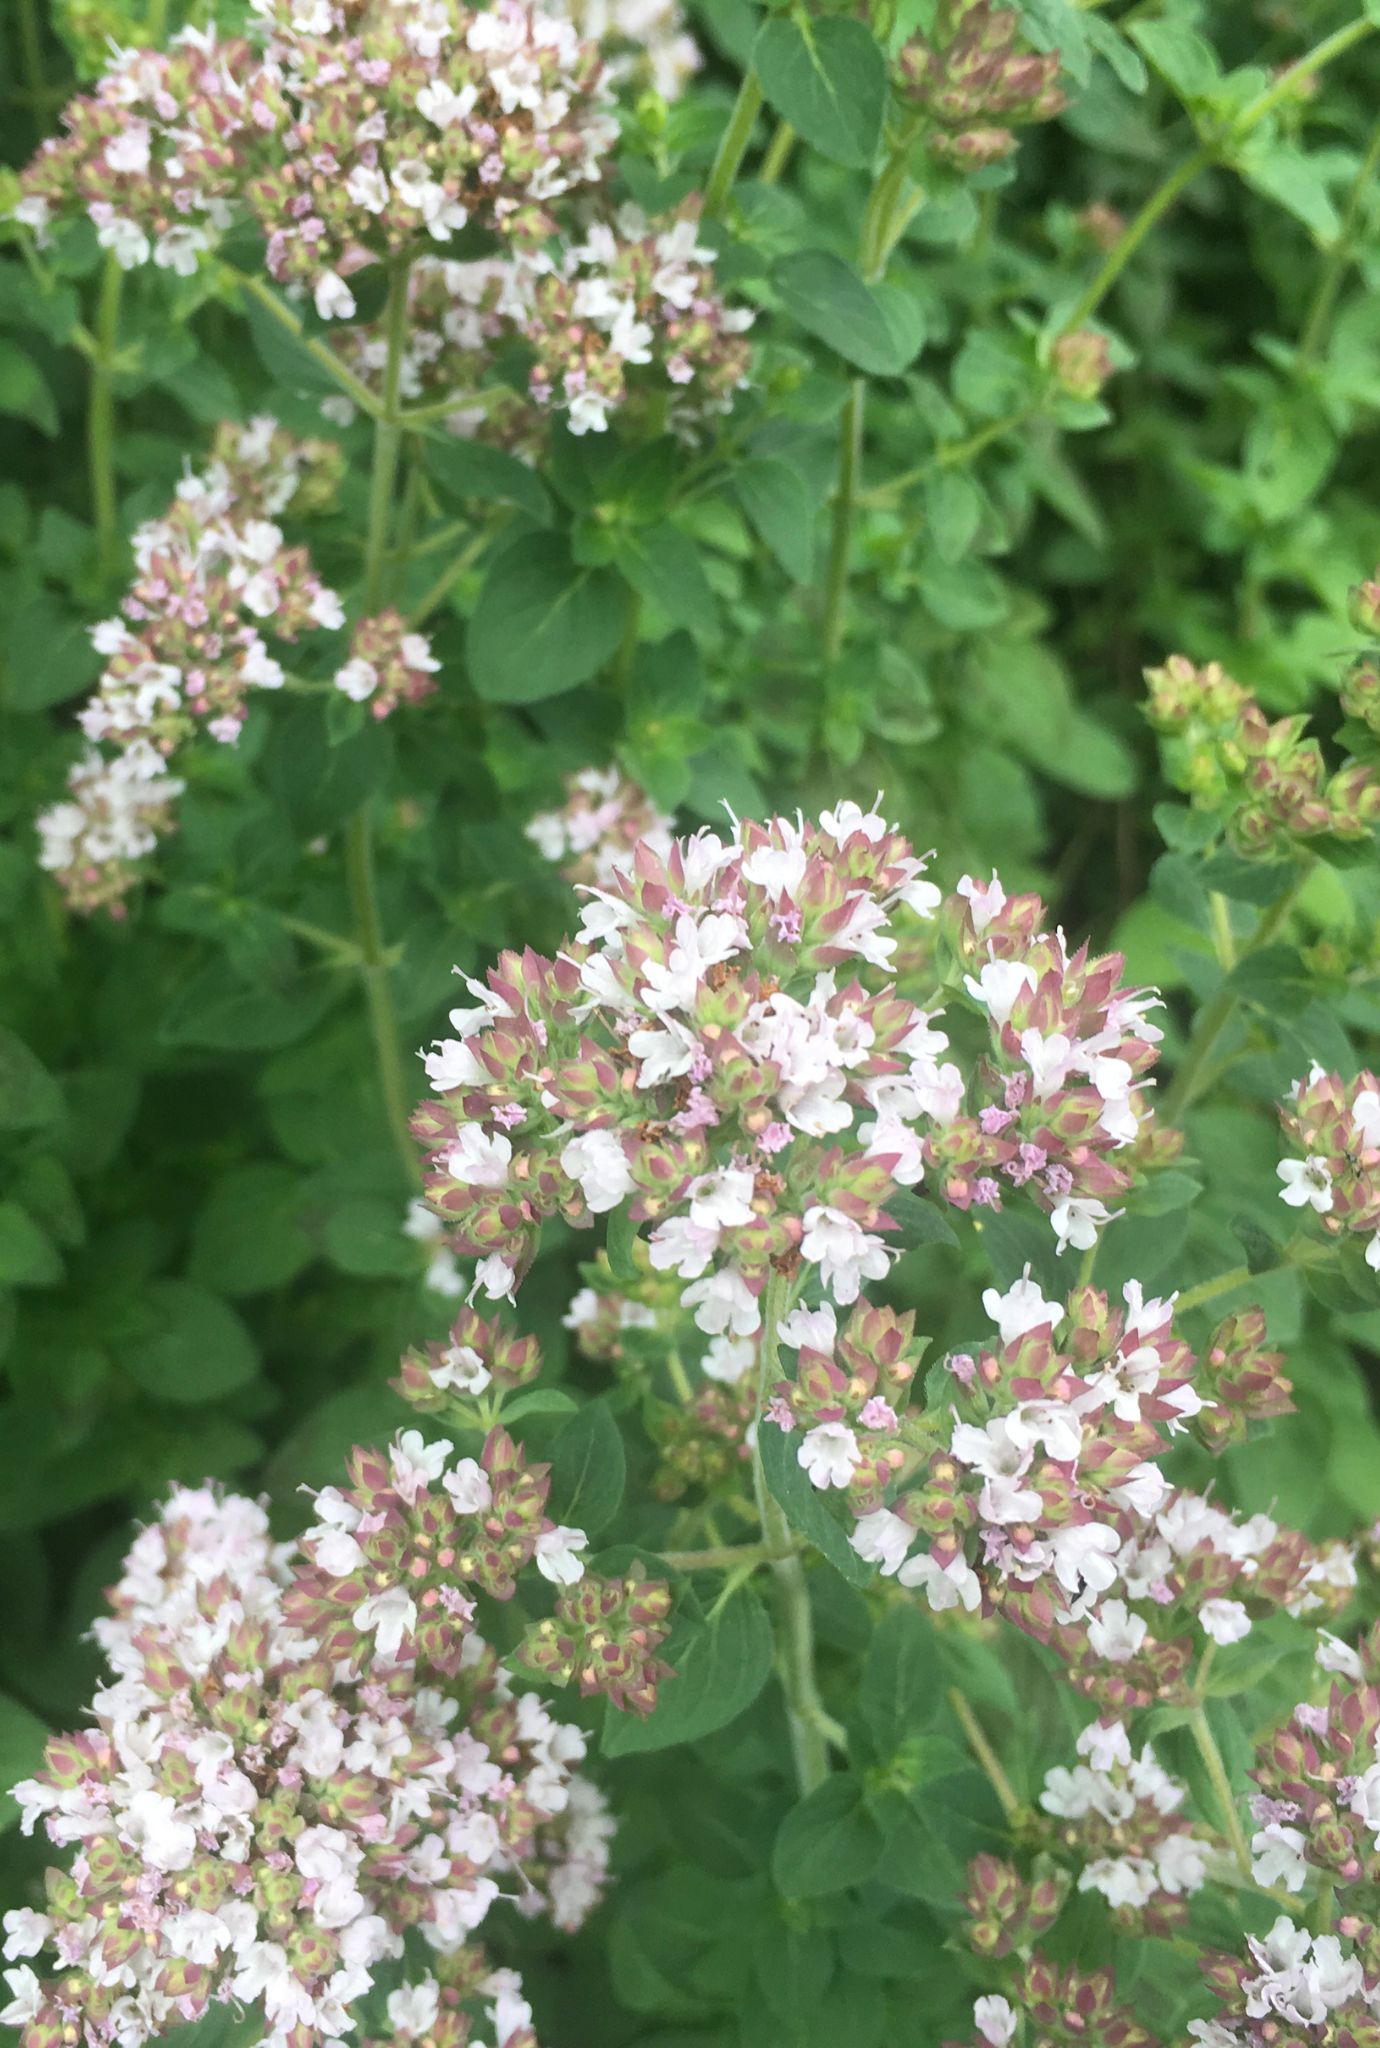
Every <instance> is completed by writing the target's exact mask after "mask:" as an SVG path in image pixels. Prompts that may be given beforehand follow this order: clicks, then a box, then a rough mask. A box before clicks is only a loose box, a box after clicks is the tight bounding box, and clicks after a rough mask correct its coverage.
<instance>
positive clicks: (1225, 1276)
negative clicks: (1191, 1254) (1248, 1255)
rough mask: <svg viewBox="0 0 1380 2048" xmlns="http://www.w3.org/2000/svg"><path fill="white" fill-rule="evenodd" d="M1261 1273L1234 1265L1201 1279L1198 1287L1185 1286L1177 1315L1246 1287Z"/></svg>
mask: <svg viewBox="0 0 1380 2048" xmlns="http://www.w3.org/2000/svg"><path fill="white" fill-rule="evenodd" d="M1265 1270H1266V1272H1271V1273H1272V1272H1277V1271H1279V1270H1280V1268H1278V1267H1274V1266H1269V1267H1267V1268H1266V1269H1265ZM1263 1277H1264V1275H1263V1274H1261V1273H1252V1271H1251V1269H1250V1267H1249V1266H1233V1267H1232V1268H1231V1269H1230V1271H1229V1272H1226V1273H1218V1274H1216V1275H1215V1277H1214V1278H1213V1279H1211V1280H1200V1281H1199V1283H1198V1285H1197V1286H1196V1287H1188V1288H1185V1290H1184V1292H1183V1293H1182V1294H1181V1295H1179V1297H1178V1299H1177V1300H1176V1301H1175V1303H1174V1313H1175V1315H1176V1316H1182V1315H1186V1314H1187V1313H1188V1311H1189V1309H1191V1308H1202V1307H1203V1305H1204V1303H1206V1302H1209V1301H1215V1300H1216V1299H1217V1297H1218V1295H1219V1294H1231V1293H1232V1292H1233V1291H1234V1290H1235V1289H1236V1288H1238V1287H1244V1286H1245V1285H1246V1282H1247V1281H1248V1280H1259V1279H1262V1278H1263Z"/></svg>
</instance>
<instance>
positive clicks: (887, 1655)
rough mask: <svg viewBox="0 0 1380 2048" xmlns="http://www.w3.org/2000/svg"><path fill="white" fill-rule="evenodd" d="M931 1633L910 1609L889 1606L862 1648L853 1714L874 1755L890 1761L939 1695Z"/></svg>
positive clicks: (939, 1679)
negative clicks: (863, 1655)
mask: <svg viewBox="0 0 1380 2048" xmlns="http://www.w3.org/2000/svg"><path fill="white" fill-rule="evenodd" d="M942 1692H943V1676H942V1673H941V1671H940V1668H939V1663H938V1658H937V1654H936V1650H935V1640H934V1631H933V1630H932V1629H931V1627H930V1625H929V1623H928V1622H927V1621H926V1619H925V1617H924V1616H923V1615H922V1614H921V1613H920V1612H919V1610H918V1609H917V1608H914V1607H893V1608H892V1609H891V1611H890V1612H889V1613H888V1614H885V1615H883V1617H882V1619H881V1621H880V1622H878V1624H877V1627H876V1630H875V1632H874V1634H873V1637H872V1641H871V1643H870V1644H869V1645H868V1650H867V1661H866V1663H865V1664H864V1665H863V1674H862V1684H861V1686H860V1688H859V1691H858V1712H859V1714H860V1715H861V1716H862V1719H863V1722H864V1724H865V1726H866V1728H867V1732H868V1734H869V1735H870V1736H871V1738H872V1740H873V1743H874V1744H875V1745H876V1751H877V1755H878V1756H879V1757H880V1758H882V1759H886V1758H888V1757H892V1756H895V1754H896V1752H897V1751H898V1750H899V1749H900V1747H901V1745H902V1744H903V1743H904V1742H906V1741H907V1740H908V1739H909V1738H910V1737H912V1736H913V1735H914V1734H915V1732H916V1730H917V1727H918V1725H919V1723H920V1722H921V1721H922V1720H924V1719H925V1718H926V1717H927V1716H928V1715H929V1714H930V1712H931V1711H932V1710H933V1708H934V1705H935V1702H936V1700H937V1698H939V1697H941V1696H942Z"/></svg>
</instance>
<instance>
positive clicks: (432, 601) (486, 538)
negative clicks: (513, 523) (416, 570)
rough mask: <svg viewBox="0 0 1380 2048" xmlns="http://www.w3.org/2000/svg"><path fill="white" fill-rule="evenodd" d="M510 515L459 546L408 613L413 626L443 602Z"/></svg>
mask: <svg viewBox="0 0 1380 2048" xmlns="http://www.w3.org/2000/svg"><path fill="white" fill-rule="evenodd" d="M510 517H511V515H510V514H507V515H504V516H502V517H500V518H498V519H495V520H494V521H493V522H492V523H491V524H490V525H489V526H487V527H486V528H485V530H484V531H483V532H482V533H477V534H476V535H475V536H474V539H473V540H472V541H471V542H470V544H469V546H468V547H467V548H461V550H460V552H459V554H458V555H456V556H455V557H454V559H453V560H452V561H449V562H447V564H446V566H445V568H444V569H443V570H442V571H441V573H440V575H439V576H438V577H437V578H436V581H435V582H434V583H433V584H432V586H431V588H430V589H429V590H428V591H427V592H426V594H425V595H424V596H423V597H422V598H421V600H420V601H419V602H418V603H417V604H415V605H414V606H413V607H412V609H411V611H410V612H409V613H408V618H409V620H410V621H411V623H412V624H413V625H414V626H420V625H421V623H422V621H423V620H424V619H428V618H430V616H431V614H432V613H433V612H434V611H435V610H436V609H437V607H438V606H439V605H441V604H443V603H444V602H445V599H446V596H447V594H448V593H449V592H450V590H451V589H453V587H454V586H455V584H456V583H458V582H459V580H460V578H461V577H462V576H463V575H464V573H465V571H466V570H467V569H472V568H473V567H474V565H475V563H476V562H477V561H478V560H479V558H480V556H481V555H483V554H484V553H485V551H486V550H487V549H488V548H490V547H492V546H493V544H494V542H495V541H496V540H497V539H498V537H499V535H500V534H501V533H502V532H503V531H504V529H505V528H506V527H507V525H508V520H509V518H510ZM416 553H417V554H421V553H422V549H421V548H418V549H417V550H416Z"/></svg>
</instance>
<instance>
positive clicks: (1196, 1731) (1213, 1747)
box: [1188, 1703, 1255, 1884]
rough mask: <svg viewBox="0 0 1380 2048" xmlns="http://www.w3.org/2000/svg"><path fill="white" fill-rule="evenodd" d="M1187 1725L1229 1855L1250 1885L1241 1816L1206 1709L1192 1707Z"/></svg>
mask: <svg viewBox="0 0 1380 2048" xmlns="http://www.w3.org/2000/svg"><path fill="white" fill-rule="evenodd" d="M1188 1725H1189V1728H1190V1729H1191V1730H1192V1734H1193V1740H1194V1742H1195V1744H1196V1745H1197V1749H1198V1754H1199V1756H1200V1757H1201V1758H1202V1760H1203V1767H1204V1769H1205V1770H1206V1772H1207V1774H1208V1778H1209V1780H1210V1782H1211V1785H1212V1794H1213V1797H1214V1799H1215V1800H1216V1801H1217V1808H1218V1814H1219V1817H1220V1819H1221V1822H1222V1826H1223V1828H1224V1829H1225V1830H1226V1834H1227V1839H1228V1840H1229V1841H1230V1843H1231V1847H1232V1854H1233V1855H1234V1856H1235V1858H1236V1862H1237V1867H1238V1868H1239V1870H1240V1872H1241V1874H1242V1876H1243V1877H1244V1878H1246V1879H1247V1880H1249V1881H1250V1882H1251V1883H1252V1884H1253V1883H1254V1882H1255V1876H1254V1871H1253V1869H1252V1866H1251V1852H1250V1848H1249V1845H1248V1844H1247V1841H1246V1834H1245V1830H1244V1829H1243V1827H1242V1825H1241V1815H1240V1813H1239V1812H1238V1810H1237V1805H1236V1795H1235V1794H1234V1793H1233V1791H1232V1787H1231V1779H1230V1778H1229V1777H1228V1776H1227V1767H1226V1765H1225V1764H1224V1763H1223V1761H1222V1752H1221V1750H1220V1749H1219V1748H1218V1747H1217V1738H1216V1736H1215V1735H1214V1734H1213V1732H1212V1724H1211V1722H1210V1721H1209V1720H1208V1717H1207V1709H1206V1708H1205V1707H1204V1706H1203V1705H1202V1704H1201V1703H1199V1704H1198V1705H1197V1706H1195V1707H1194V1709H1193V1711H1192V1713H1191V1714H1190V1715H1189V1718H1188Z"/></svg>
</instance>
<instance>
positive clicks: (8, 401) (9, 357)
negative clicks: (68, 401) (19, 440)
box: [0, 338, 58, 435]
mask: <svg viewBox="0 0 1380 2048" xmlns="http://www.w3.org/2000/svg"><path fill="white" fill-rule="evenodd" d="M0 412H7V413H11V414H13V416H14V417H15V418H16V419H21V420H27V421H28V422H29V424H30V426H33V427H37V428H38V429H39V431H40V432H41V433H44V434H50V435H51V434H55V433H56V432H57V430H58V409H57V406H56V404H55V403H54V401H53V394H52V392H51V391H50V390H49V389H48V385H47V381H46V380H45V378H44V376H43V372H42V371H41V370H40V369H39V367H38V364H37V363H36V362H35V361H34V359H33V357H32V356H30V355H26V354H25V352H24V350H23V349H22V348H20V347H19V345H18V343H17V342H13V341H6V340H4V339H3V338H0Z"/></svg>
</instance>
